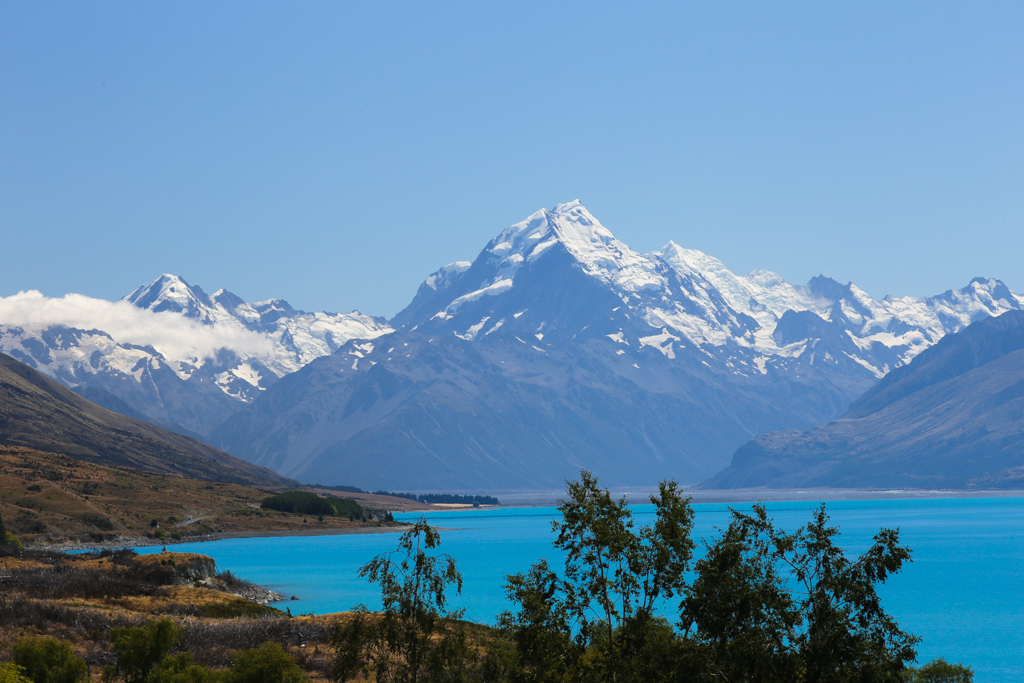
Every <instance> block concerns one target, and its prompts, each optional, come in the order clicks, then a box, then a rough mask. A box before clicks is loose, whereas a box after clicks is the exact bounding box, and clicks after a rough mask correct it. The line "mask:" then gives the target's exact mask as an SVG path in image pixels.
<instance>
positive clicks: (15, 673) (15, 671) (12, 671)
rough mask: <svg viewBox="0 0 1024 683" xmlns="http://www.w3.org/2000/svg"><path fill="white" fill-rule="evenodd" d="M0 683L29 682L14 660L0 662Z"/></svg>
mask: <svg viewBox="0 0 1024 683" xmlns="http://www.w3.org/2000/svg"><path fill="white" fill-rule="evenodd" d="M0 683H29V679H27V678H25V672H24V670H23V669H22V668H21V667H20V666H18V665H17V664H15V663H14V662H0Z"/></svg>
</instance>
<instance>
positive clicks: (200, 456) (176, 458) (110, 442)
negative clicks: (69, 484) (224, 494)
mask: <svg viewBox="0 0 1024 683" xmlns="http://www.w3.org/2000/svg"><path fill="white" fill-rule="evenodd" d="M0 444H4V445H11V446H27V447H30V448H36V449H39V450H43V451H50V452H54V453H62V454H65V455H69V456H71V457H74V458H78V459H80V460H86V461H89V462H93V463H97V464H100V465H106V466H113V467H129V468H133V469H138V470H144V471H147V472H159V473H164V474H180V475H182V476H187V477H192V478H195V479H208V480H211V481H225V482H232V483H241V484H259V485H269V486H275V485H283V484H286V483H288V481H287V480H286V479H285V478H284V477H281V476H280V475H278V474H276V473H274V472H271V471H270V470H267V469H264V468H262V467H257V466H255V465H253V464H251V463H248V462H246V461H244V460H239V459H238V458H235V457H233V456H231V455H228V454H227V453H224V452H223V451H219V450H217V449H216V448H213V447H211V446H208V445H206V444H204V443H202V442H200V441H196V440H195V439H192V438H189V437H187V436H182V435H180V434H174V433H172V432H168V431H167V430H165V429H161V428H160V427H157V426H155V425H152V424H150V423H148V422H143V421H140V420H136V419H134V418H131V417H128V416H125V415H120V414H118V413H115V412H112V411H110V410H107V409H106V408H102V407H100V406H98V405H96V404H95V403H91V402H90V401H87V400H86V399H84V398H82V397H81V396H79V395H78V394H76V393H74V392H73V391H71V390H70V389H68V388H67V387H65V386H64V385H62V384H60V383H58V382H56V381H54V380H52V379H50V378H48V377H46V376H45V375H43V374H42V373H40V372H37V371H36V370H33V369H32V368H30V367H28V366H27V365H25V364H24V363H19V362H18V361H16V360H14V359H13V358H11V357H10V356H7V355H5V354H2V353H0Z"/></svg>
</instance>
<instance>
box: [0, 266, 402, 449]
mask: <svg viewBox="0 0 1024 683" xmlns="http://www.w3.org/2000/svg"><path fill="white" fill-rule="evenodd" d="M0 313H7V315H8V318H7V319H3V318H0V351H2V352H4V353H6V354H8V355H10V356H12V357H13V358H16V359H18V360H20V361H21V362H23V363H25V364H27V365H29V366H31V367H33V368H35V369H37V370H39V371H40V372H43V373H45V374H46V375H48V376H50V377H53V378H54V379H56V380H58V381H60V382H62V383H64V384H65V385H67V386H69V387H71V388H72V389H74V390H75V391H77V392H79V393H80V394H82V395H83V396H86V397H87V398H89V399H90V400H92V401H94V402H96V403H99V404H100V405H103V406H105V407H108V408H110V409H111V410H116V411H120V412H124V410H125V406H128V407H130V409H131V410H132V411H133V413H132V414H133V416H135V417H140V418H142V419H147V420H149V421H151V422H155V423H157V424H160V425H161V426H164V427H166V428H168V429H171V430H173V431H178V432H182V433H185V434H192V435H200V436H205V435H206V434H208V433H209V432H210V431H212V430H213V429H214V428H215V427H217V426H218V425H220V424H221V423H222V422H224V420H226V419H227V418H228V417H229V416H231V415H232V414H233V413H235V412H236V411H238V410H240V409H241V408H243V407H244V406H245V405H247V404H248V403H251V402H252V401H253V400H254V399H255V398H256V397H257V396H259V395H260V394H261V393H262V392H263V391H265V390H266V389H267V388H268V387H270V386H272V385H273V384H274V382H276V381H277V380H278V379H279V378H280V377H283V376H284V375H286V374H288V373H291V372H294V371H295V370H298V369H299V368H301V367H302V366H304V365H305V364H307V363H309V362H310V361H311V360H313V359H314V358H318V357H320V356H324V355H327V354H330V353H332V352H334V351H335V350H337V349H338V348H340V347H341V346H342V345H343V344H344V343H345V342H347V341H348V340H349V339H353V338H358V339H373V338H374V337H377V336H379V335H381V334H384V333H386V332H390V331H391V329H390V327H388V325H387V323H386V322H385V321H383V320H381V319H375V318H371V317H369V316H365V315H362V314H360V313H358V312H352V313H343V314H337V313H307V312H305V311H298V310H295V309H294V308H292V307H291V306H290V305H289V304H288V302H287V301H284V300H282V299H271V300H269V301H261V302H257V303H246V302H244V301H242V300H241V299H240V298H239V297H237V296H235V295H234V294H232V293H231V292H229V291H227V290H224V289H220V290H217V291H216V292H214V293H213V294H212V295H207V294H206V293H205V292H204V291H203V290H202V288H201V287H198V286H193V285H189V284H188V283H187V282H185V280H183V279H182V278H180V277H176V276H174V275H162V276H161V277H159V278H157V279H156V280H154V281H153V282H151V283H149V284H148V285H143V286H141V287H139V288H138V289H136V290H135V291H134V292H132V293H130V294H128V295H127V296H125V297H123V298H122V299H121V300H120V301H118V302H113V303H112V302H107V301H102V300H97V299H90V298H88V297H83V296H79V295H69V296H68V297H65V298H64V299H63V300H60V299H46V298H45V297H43V296H42V295H41V294H39V293H38V292H27V293H26V292H23V293H20V294H18V295H16V296H14V297H9V298H8V299H6V300H4V305H3V306H2V307H0Z"/></svg>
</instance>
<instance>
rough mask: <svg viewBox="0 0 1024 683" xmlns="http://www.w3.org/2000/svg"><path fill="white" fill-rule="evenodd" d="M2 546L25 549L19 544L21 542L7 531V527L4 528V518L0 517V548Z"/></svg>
mask: <svg viewBox="0 0 1024 683" xmlns="http://www.w3.org/2000/svg"><path fill="white" fill-rule="evenodd" d="M3 545H7V546H14V547H15V548H24V547H25V546H23V545H22V544H21V541H19V540H18V539H17V538H15V537H14V534H12V533H11V532H10V531H8V530H7V527H5V526H4V518H3V516H2V515H0V546H3Z"/></svg>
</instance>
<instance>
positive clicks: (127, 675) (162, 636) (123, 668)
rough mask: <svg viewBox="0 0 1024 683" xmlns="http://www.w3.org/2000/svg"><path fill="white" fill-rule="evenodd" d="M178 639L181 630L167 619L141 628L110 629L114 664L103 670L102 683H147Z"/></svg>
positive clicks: (151, 622) (152, 622)
mask: <svg viewBox="0 0 1024 683" xmlns="http://www.w3.org/2000/svg"><path fill="white" fill-rule="evenodd" d="M180 638H181V629H180V628H178V627H177V626H176V625H175V623H174V622H173V621H171V620H170V619H160V620H159V621H150V622H148V623H147V624H146V625H145V626H140V627H133V628H112V629H110V640H111V641H112V642H113V644H114V651H115V652H116V653H117V663H116V664H115V665H114V666H108V667H107V668H106V669H105V670H104V672H103V680H104V681H105V683H110V682H111V681H114V680H116V679H122V680H123V681H124V683H147V681H148V680H149V676H150V674H151V673H152V672H153V670H154V669H156V668H157V665H159V664H160V663H161V662H163V660H164V658H165V657H167V653H168V652H170V650H171V648H172V647H173V646H174V645H175V643H177V642H178V640H179V639H180Z"/></svg>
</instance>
